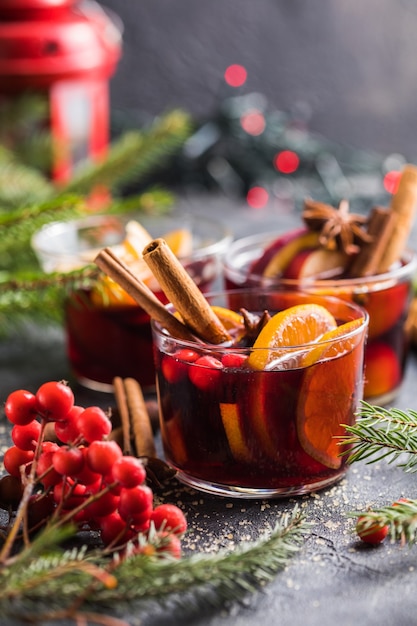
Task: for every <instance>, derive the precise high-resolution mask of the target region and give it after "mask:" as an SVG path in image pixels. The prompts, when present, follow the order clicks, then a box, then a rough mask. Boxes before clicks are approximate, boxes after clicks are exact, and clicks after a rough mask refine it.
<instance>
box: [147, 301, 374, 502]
mask: <svg viewBox="0 0 417 626" xmlns="http://www.w3.org/2000/svg"><path fill="white" fill-rule="evenodd" d="M206 298H207V300H208V302H209V303H210V305H211V307H212V309H213V310H214V311H215V313H216V315H217V316H218V318H219V319H220V320H221V322H222V324H223V326H224V328H226V329H227V331H228V333H229V335H230V341H226V342H222V343H221V344H218V345H213V344H207V343H204V342H201V341H189V340H182V339H178V338H176V337H173V336H171V335H170V334H169V333H168V332H167V331H166V329H165V328H164V327H163V326H161V324H159V323H157V322H155V321H152V331H153V337H154V346H155V367H156V374H157V394H158V402H159V407H160V427H161V437H162V443H163V448H164V454H165V457H166V460H167V461H168V463H169V464H171V465H172V466H173V467H174V468H175V469H176V470H177V476H178V478H179V479H180V480H181V481H182V482H183V483H185V484H188V485H190V486H192V487H194V488H196V489H199V490H202V491H205V492H208V493H213V494H218V495H225V496H232V497H233V496H235V497H242V498H273V497H284V496H290V495H296V494H303V493H309V492H312V491H316V490H318V489H321V488H324V487H326V486H328V485H331V484H333V483H335V482H336V481H338V480H339V479H340V478H341V477H342V476H343V475H344V474H345V472H346V470H347V456H346V454H345V455H344V454H342V453H343V451H345V452H346V448H345V447H344V446H343V444H341V440H340V437H343V435H344V433H345V430H344V426H345V425H352V424H353V423H354V421H355V415H356V411H357V408H358V404H359V402H360V400H361V399H362V393H363V359H364V346H365V341H366V333H367V326H368V314H367V313H366V311H364V310H363V309H362V308H361V307H359V306H358V305H356V304H354V303H351V302H348V301H346V300H342V299H339V298H335V297H333V296H318V295H312V294H308V293H302V292H300V291H295V290H286V289H281V290H274V291H263V290H260V289H255V290H233V291H229V292H222V293H218V294H207V295H206ZM167 308H168V309H169V310H170V311H171V312H173V313H175V309H174V308H173V305H167Z"/></svg>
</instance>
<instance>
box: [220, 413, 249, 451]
mask: <svg viewBox="0 0 417 626" xmlns="http://www.w3.org/2000/svg"><path fill="white" fill-rule="evenodd" d="M220 415H221V417H222V422H223V427H224V430H225V433H226V437H227V441H228V443H229V447H230V451H231V453H232V455H233V456H234V458H235V459H237V460H240V461H250V460H251V453H250V450H249V446H248V444H247V443H246V441H245V438H244V436H243V432H242V426H241V423H240V415H239V407H238V405H237V404H233V403H226V402H221V403H220Z"/></svg>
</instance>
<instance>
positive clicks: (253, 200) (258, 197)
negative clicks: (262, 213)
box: [246, 187, 269, 209]
mask: <svg viewBox="0 0 417 626" xmlns="http://www.w3.org/2000/svg"><path fill="white" fill-rule="evenodd" d="M268 200H269V194H268V192H267V190H266V189H264V188H263V187H252V188H251V189H249V191H248V193H247V195H246V201H247V203H248V204H249V206H250V207H252V209H262V208H263V207H264V206H265V205H266V203H267V202H268Z"/></svg>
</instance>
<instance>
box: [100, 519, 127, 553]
mask: <svg viewBox="0 0 417 626" xmlns="http://www.w3.org/2000/svg"><path fill="white" fill-rule="evenodd" d="M99 527H100V534H101V540H102V541H103V543H104V545H105V546H109V545H110V544H114V546H121V545H123V544H124V543H126V542H127V541H129V540H130V539H133V537H134V535H135V533H134V532H133V531H132V530H131V529H130V526H129V524H128V523H126V521H125V520H124V519H122V518H121V517H120V515H119V513H118V512H117V511H115V512H114V513H110V515H106V516H105V517H102V518H101V519H100V520H99Z"/></svg>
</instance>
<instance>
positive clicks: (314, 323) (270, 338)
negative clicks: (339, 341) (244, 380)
mask: <svg viewBox="0 0 417 626" xmlns="http://www.w3.org/2000/svg"><path fill="white" fill-rule="evenodd" d="M336 327H337V322H336V320H335V318H334V317H333V315H332V314H331V313H330V312H329V311H328V310H327V309H326V308H325V307H323V306H322V305H320V304H297V305H295V306H292V307H289V308H287V309H285V310H284V311H280V312H279V313H276V314H275V315H274V316H273V317H271V319H270V320H269V321H268V322H267V323H266V324H265V326H264V327H263V328H262V330H261V332H260V333H259V335H258V337H257V339H256V341H255V343H254V345H253V351H252V352H251V354H250V356H249V358H248V364H249V366H250V367H251V368H253V369H256V370H264V369H267V368H268V366H270V365H271V364H272V363H274V362H275V361H277V360H278V359H280V358H282V357H283V356H285V355H288V353H289V349H290V348H291V349H294V350H296V349H298V350H304V349H305V345H306V344H309V343H312V342H313V341H317V340H318V339H320V337H322V335H323V334H324V333H326V332H328V331H329V330H332V329H335V328H336Z"/></svg>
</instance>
